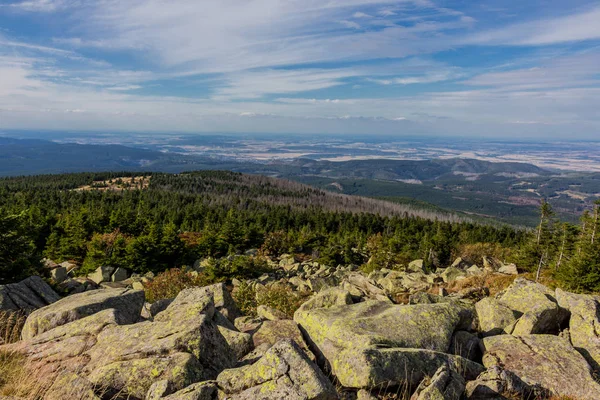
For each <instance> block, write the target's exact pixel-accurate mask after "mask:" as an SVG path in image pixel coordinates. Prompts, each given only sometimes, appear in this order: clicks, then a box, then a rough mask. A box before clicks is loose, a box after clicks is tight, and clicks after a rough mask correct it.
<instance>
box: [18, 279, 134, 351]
mask: <svg viewBox="0 0 600 400" xmlns="http://www.w3.org/2000/svg"><path fill="white" fill-rule="evenodd" d="M143 306H144V292H143V291H139V290H130V289H102V290H93V291H89V292H84V293H79V294H75V295H72V296H68V297H65V298H64V299H62V300H60V301H57V302H55V303H53V304H51V305H49V306H46V307H43V308H40V309H38V310H36V311H34V312H33V313H31V314H30V315H29V317H28V318H27V321H25V326H24V327H23V333H22V337H23V339H31V338H33V337H35V336H36V335H39V334H41V333H44V332H46V331H49V330H51V329H54V328H56V327H57V326H61V325H65V324H67V323H69V322H72V321H76V320H78V319H81V318H84V317H87V316H90V315H93V314H95V313H97V312H99V311H102V310H107V309H115V310H117V312H118V313H119V317H120V320H121V323H122V324H132V323H134V322H136V321H137V320H138V319H139V317H140V314H141V311H142V307H143Z"/></svg>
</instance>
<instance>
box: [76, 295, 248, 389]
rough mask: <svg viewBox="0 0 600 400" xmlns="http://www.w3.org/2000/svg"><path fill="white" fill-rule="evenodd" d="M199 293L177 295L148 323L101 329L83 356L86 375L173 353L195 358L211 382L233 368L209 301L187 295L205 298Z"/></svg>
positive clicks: (232, 357) (233, 358) (208, 299)
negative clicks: (85, 364)
mask: <svg viewBox="0 0 600 400" xmlns="http://www.w3.org/2000/svg"><path fill="white" fill-rule="evenodd" d="M202 289H204V288H192V289H187V290H188V292H187V293H184V292H185V291H183V292H181V293H183V298H181V299H180V296H181V293H180V295H178V296H177V298H176V299H175V300H174V301H173V302H172V303H171V305H169V307H167V309H166V310H165V311H163V312H161V313H159V314H158V315H157V316H156V317H155V318H154V321H152V322H150V321H146V322H140V323H137V324H134V325H121V326H109V327H107V328H105V329H104V330H103V331H102V332H100V334H99V335H98V336H97V343H96V344H95V345H94V346H93V347H92V348H91V349H90V350H89V351H88V352H87V353H86V355H87V356H88V357H89V360H90V361H89V363H88V365H87V366H86V371H89V372H90V373H93V371H94V370H95V369H97V368H101V367H103V366H106V365H110V364H112V363H115V362H120V361H123V360H128V361H129V360H141V359H145V358H161V357H164V356H166V355H169V354H174V353H189V354H191V355H193V356H194V357H196V358H197V359H198V361H199V362H200V365H201V366H202V368H203V371H204V372H203V378H204V379H211V378H213V377H214V376H216V374H217V373H218V372H219V371H221V370H223V369H225V368H229V367H231V366H233V365H234V364H235V362H236V355H235V353H234V352H233V351H232V350H231V348H230V347H229V345H228V343H227V341H226V339H225V338H224V337H223V335H222V334H221V332H220V330H219V328H218V325H217V324H216V323H215V322H214V321H213V318H214V316H215V309H214V305H213V303H212V299H213V297H212V296H210V295H205V296H204V297H202V296H200V295H193V294H191V293H190V292H189V291H194V290H197V291H198V292H201V293H205V294H206V293H207V292H206V291H204V290H202ZM144 365H145V366H149V365H151V364H144ZM148 387H149V385H148ZM148 387H146V390H147V389H148Z"/></svg>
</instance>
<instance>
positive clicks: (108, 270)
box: [88, 267, 115, 285]
mask: <svg viewBox="0 0 600 400" xmlns="http://www.w3.org/2000/svg"><path fill="white" fill-rule="evenodd" d="M113 272H115V269H114V268H113V267H98V268H96V270H95V271H94V272H92V273H91V274H89V275H88V278H89V279H90V280H92V281H94V282H95V283H96V284H98V285H99V284H101V283H103V282H110V278H111V276H112V274H113Z"/></svg>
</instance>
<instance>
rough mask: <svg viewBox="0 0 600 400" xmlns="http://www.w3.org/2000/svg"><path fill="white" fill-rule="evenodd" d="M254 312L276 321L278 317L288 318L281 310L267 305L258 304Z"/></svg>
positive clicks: (261, 316)
mask: <svg viewBox="0 0 600 400" xmlns="http://www.w3.org/2000/svg"><path fill="white" fill-rule="evenodd" d="M256 313H257V314H258V316H259V317H260V318H263V319H266V320H269V321H277V320H280V319H289V318H288V317H287V316H286V315H285V314H284V313H283V312H281V311H279V310H277V309H275V308H273V307H269V306H265V305H260V306H258V307H257V308H256Z"/></svg>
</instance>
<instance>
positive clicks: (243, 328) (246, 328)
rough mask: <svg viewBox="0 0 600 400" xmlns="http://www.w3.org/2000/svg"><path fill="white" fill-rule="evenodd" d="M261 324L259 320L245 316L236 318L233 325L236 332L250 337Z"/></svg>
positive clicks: (261, 321)
mask: <svg viewBox="0 0 600 400" xmlns="http://www.w3.org/2000/svg"><path fill="white" fill-rule="evenodd" d="M263 322H264V321H263V320H262V319H261V318H255V317H250V316H247V317H239V318H236V319H235V321H234V322H233V325H234V326H235V327H236V329H237V330H238V331H240V332H244V333H249V334H251V335H252V334H253V333H254V332H256V331H257V330H258V328H260V326H261V325H262V323H263Z"/></svg>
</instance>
